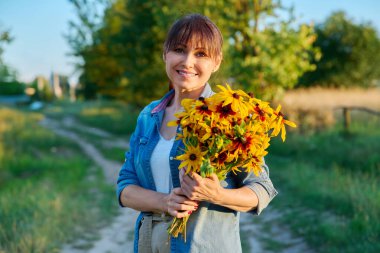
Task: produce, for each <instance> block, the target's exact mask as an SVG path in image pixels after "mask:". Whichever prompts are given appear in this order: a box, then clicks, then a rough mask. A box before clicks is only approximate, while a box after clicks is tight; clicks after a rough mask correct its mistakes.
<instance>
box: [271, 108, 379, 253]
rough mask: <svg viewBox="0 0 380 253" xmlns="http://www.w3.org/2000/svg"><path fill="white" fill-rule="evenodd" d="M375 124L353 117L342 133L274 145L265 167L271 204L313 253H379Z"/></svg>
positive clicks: (369, 119) (291, 138)
mask: <svg viewBox="0 0 380 253" xmlns="http://www.w3.org/2000/svg"><path fill="white" fill-rule="evenodd" d="M378 150H380V119H379V118H376V117H373V116H368V115H364V114H357V115H356V116H355V118H354V119H353V124H352V126H351V129H350V132H349V133H343V132H342V129H341V127H339V126H337V127H335V128H333V129H330V130H326V131H323V132H319V133H315V134H313V135H300V134H296V133H293V134H291V135H289V136H288V139H287V141H286V142H285V143H281V144H280V143H279V141H278V140H277V141H275V142H273V143H272V146H271V147H270V151H269V155H268V158H267V159H266V161H267V162H268V164H269V165H270V167H271V168H272V170H271V178H272V180H273V181H274V183H275V185H276V186H277V187H279V191H280V194H279V195H278V197H276V199H275V201H274V202H273V205H274V206H277V208H279V209H280V210H283V213H284V216H283V222H284V223H286V224H288V225H290V226H291V228H292V229H293V230H294V231H295V232H296V233H297V234H299V235H301V236H304V237H305V238H306V239H307V242H308V243H309V244H310V245H311V246H312V247H313V248H315V249H316V250H317V251H318V252H379V251H380V242H379V240H378V239H379V238H380V202H379V199H380V185H379V183H378V182H379V179H380V175H379V172H380V153H379V152H378Z"/></svg>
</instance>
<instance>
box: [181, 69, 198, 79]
mask: <svg viewBox="0 0 380 253" xmlns="http://www.w3.org/2000/svg"><path fill="white" fill-rule="evenodd" d="M177 73H178V74H179V75H180V76H182V77H185V78H190V77H194V76H197V75H198V74H196V73H193V72H190V71H186V70H177Z"/></svg>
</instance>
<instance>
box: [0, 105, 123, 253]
mask: <svg viewBox="0 0 380 253" xmlns="http://www.w3.org/2000/svg"><path fill="white" fill-rule="evenodd" d="M42 117H43V115H42V114H36V113H25V112H22V111H19V110H15V109H11V108H4V107H3V108H1V109H0V217H1V223H0V252H49V253H50V252H59V248H60V247H61V245H62V244H63V243H65V242H68V241H70V240H73V239H75V237H77V236H78V235H79V234H82V235H83V234H93V233H94V231H97V230H98V229H99V227H97V226H102V225H105V224H107V221H109V220H110V218H111V215H110V214H111V213H112V212H111V213H110V210H115V212H116V211H117V208H116V206H117V203H116V201H115V199H114V197H115V196H114V189H113V187H111V186H108V185H105V184H104V180H103V174H102V172H101V170H100V168H97V167H95V166H94V165H92V164H91V163H90V162H89V160H88V159H87V157H85V156H84V155H83V154H82V153H81V151H80V150H79V147H78V146H76V145H75V144H74V143H72V142H70V141H68V140H66V139H64V138H61V137H58V136H56V135H54V134H53V133H52V132H50V131H48V130H46V129H44V128H42V127H41V126H39V125H38V120H40V119H41V118H42ZM94 193H95V194H94Z"/></svg>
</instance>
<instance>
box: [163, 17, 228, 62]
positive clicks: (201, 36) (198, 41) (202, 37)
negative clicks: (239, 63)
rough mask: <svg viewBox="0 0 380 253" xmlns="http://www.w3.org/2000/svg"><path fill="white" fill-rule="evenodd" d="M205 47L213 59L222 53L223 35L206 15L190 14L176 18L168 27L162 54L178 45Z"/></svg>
mask: <svg viewBox="0 0 380 253" xmlns="http://www.w3.org/2000/svg"><path fill="white" fill-rule="evenodd" d="M189 44H190V45H194V46H201V47H203V48H205V50H206V53H207V54H208V55H209V56H210V57H211V58H213V59H217V58H218V57H221V55H222V46H223V37H222V34H221V32H220V30H219V28H218V27H217V26H216V25H215V24H214V23H213V22H212V21H211V20H210V19H209V18H207V17H205V16H203V15H200V14H190V15H187V16H184V17H183V18H181V19H179V20H177V21H176V22H175V23H174V24H173V26H172V27H171V28H170V30H169V32H168V35H167V37H166V41H165V43H164V54H166V53H167V52H169V51H170V50H173V49H175V48H176V47H177V46H179V45H189Z"/></svg>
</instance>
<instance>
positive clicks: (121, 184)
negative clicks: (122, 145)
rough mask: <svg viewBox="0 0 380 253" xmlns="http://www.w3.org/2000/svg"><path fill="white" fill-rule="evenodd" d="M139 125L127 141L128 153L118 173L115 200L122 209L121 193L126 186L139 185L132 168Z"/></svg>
mask: <svg viewBox="0 0 380 253" xmlns="http://www.w3.org/2000/svg"><path fill="white" fill-rule="evenodd" d="M138 126H139V124H138V123H137V126H136V130H135V132H134V133H133V134H132V135H131V138H130V141H129V151H128V152H126V153H125V162H124V164H123V166H122V167H121V170H120V172H119V178H118V179H117V191H116V194H117V198H118V201H119V205H120V206H121V207H123V205H122V203H121V201H120V195H121V192H122V191H123V189H124V188H125V187H127V186H128V185H140V183H139V180H138V177H137V174H136V170H135V166H134V150H135V148H136V136H137V131H138V129H137V128H138Z"/></svg>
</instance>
